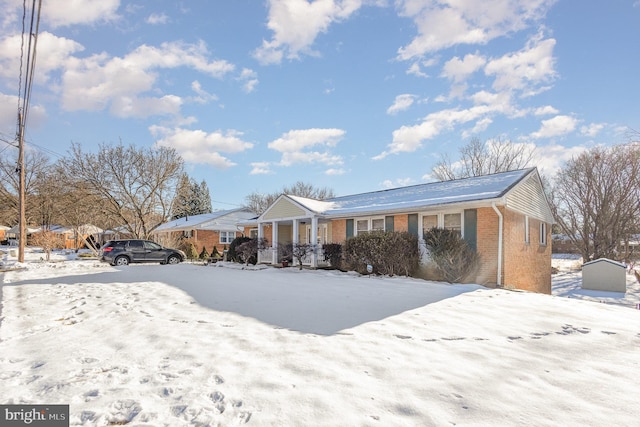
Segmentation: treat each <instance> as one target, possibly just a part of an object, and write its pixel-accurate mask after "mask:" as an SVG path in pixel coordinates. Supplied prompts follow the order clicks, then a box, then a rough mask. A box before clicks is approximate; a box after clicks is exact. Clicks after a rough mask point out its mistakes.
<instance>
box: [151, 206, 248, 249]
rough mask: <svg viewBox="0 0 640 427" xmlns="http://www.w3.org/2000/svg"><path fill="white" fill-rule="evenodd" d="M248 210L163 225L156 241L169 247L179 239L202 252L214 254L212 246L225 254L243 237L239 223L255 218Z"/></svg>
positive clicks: (186, 218) (199, 216)
mask: <svg viewBox="0 0 640 427" xmlns="http://www.w3.org/2000/svg"><path fill="white" fill-rule="evenodd" d="M255 217H256V214H255V213H253V212H250V211H249V210H247V209H231V210H220V211H215V212H213V213H208V214H201V215H193V216H186V217H183V218H179V219H175V220H173V221H169V222H167V223H164V224H162V225H160V226H159V227H158V228H156V229H155V230H154V232H153V235H154V240H155V241H156V242H158V243H160V244H163V245H167V246H175V245H176V244H177V243H178V242H179V241H180V240H185V239H186V240H187V241H189V242H191V243H193V244H194V245H195V247H196V250H197V251H198V252H200V251H201V250H202V248H203V247H205V248H206V249H207V251H208V252H209V253H212V251H213V247H214V246H215V247H216V248H217V249H218V252H220V253H221V254H222V251H223V250H224V248H225V246H226V247H229V244H230V243H231V242H232V241H233V239H235V238H236V237H239V236H242V235H243V229H242V228H239V227H238V225H237V224H238V223H239V222H242V221H246V220H248V219H251V218H255Z"/></svg>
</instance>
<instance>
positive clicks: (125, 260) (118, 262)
mask: <svg viewBox="0 0 640 427" xmlns="http://www.w3.org/2000/svg"><path fill="white" fill-rule="evenodd" d="M114 264H115V265H129V258H127V257H126V256H119V257H118V258H116V260H115V262H114Z"/></svg>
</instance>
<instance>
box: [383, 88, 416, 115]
mask: <svg viewBox="0 0 640 427" xmlns="http://www.w3.org/2000/svg"><path fill="white" fill-rule="evenodd" d="M415 99H416V96H415V95H411V94H408V93H404V94H402V95H398V96H396V99H395V100H394V101H393V105H392V106H391V107H389V108H387V114H391V115H394V114H398V113H399V112H400V111H405V110H408V109H409V107H411V106H412V105H413V103H414V101H415Z"/></svg>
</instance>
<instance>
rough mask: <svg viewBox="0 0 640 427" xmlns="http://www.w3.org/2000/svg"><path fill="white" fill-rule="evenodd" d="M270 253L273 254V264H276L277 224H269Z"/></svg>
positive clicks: (274, 222)
mask: <svg viewBox="0 0 640 427" xmlns="http://www.w3.org/2000/svg"><path fill="white" fill-rule="evenodd" d="M271 251H272V252H273V261H272V263H273V264H277V263H278V223H277V222H276V221H273V222H272V223H271Z"/></svg>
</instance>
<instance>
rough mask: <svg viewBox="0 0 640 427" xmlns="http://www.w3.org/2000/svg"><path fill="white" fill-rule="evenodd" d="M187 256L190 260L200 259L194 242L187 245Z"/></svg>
mask: <svg viewBox="0 0 640 427" xmlns="http://www.w3.org/2000/svg"><path fill="white" fill-rule="evenodd" d="M184 253H185V255H186V256H187V258H188V259H196V258H198V251H197V250H196V245H194V244H193V243H192V242H189V243H188V244H187V247H186V250H185V251H184Z"/></svg>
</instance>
